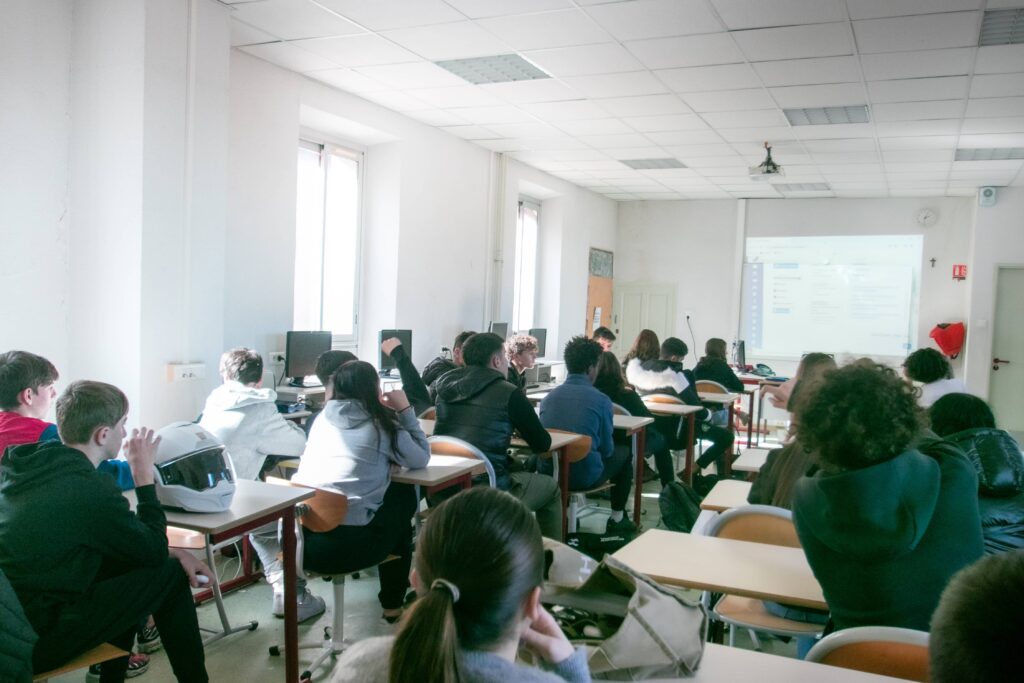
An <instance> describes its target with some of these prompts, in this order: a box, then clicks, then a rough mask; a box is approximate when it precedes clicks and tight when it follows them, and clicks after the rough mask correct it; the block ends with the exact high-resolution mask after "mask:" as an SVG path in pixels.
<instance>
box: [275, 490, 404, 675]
mask: <svg viewBox="0 0 1024 683" xmlns="http://www.w3.org/2000/svg"><path fill="white" fill-rule="evenodd" d="M267 483H268V484H276V485H278V486H294V487H298V488H309V489H313V491H314V493H313V497H312V498H307V499H306V500H304V501H302V502H301V503H299V504H298V505H296V506H295V537H296V541H297V544H296V549H295V552H296V557H297V558H298V564H299V566H298V572H299V574H300V575H302V576H305V577H306V578H307V579H308V578H314V577H315V576H317V575H315V574H313V573H311V572H307V571H305V570H304V569H303V566H302V529H301V528H300V526H301V527H305V528H306V529H309V530H310V531H317V532H324V531H330V530H331V529H333V528H335V527H336V526H338V525H339V524H341V523H342V522H343V521H344V520H345V515H346V514H347V513H348V498H347V497H346V496H345V495H344V494H341V493H338V492H336V491H328V490H327V489H321V488H316V487H313V486H304V485H302V484H295V483H292V482H291V481H289V480H287V479H278V478H277V477H267ZM389 559H390V558H389ZM384 561H385V562H387V561H388V560H387V559H385V560H384ZM365 569H367V568H364V570H365ZM358 573H359V572H358V571H352V572H347V573H344V574H338V575H329V576H327V575H324V576H322V578H323V579H324V580H328V581H330V582H331V587H332V592H333V598H334V612H333V614H332V615H331V625H330V626H326V627H324V637H323V640H322V641H321V642H320V643H315V644H312V643H311V644H308V645H299V649H300V650H319V651H320V652H319V654H317V656H316V658H315V659H314V660H313V661H312V662H311V663H310V665H309V667H308V668H306V669H305V670H304V671H303V672H302V674H301V675H300V676H299V682H300V683H309V681H310V680H312V678H313V671H315V670H316V669H317V668H319V667H320V666H321V665H322V664H323V663H324V662H325V661H327V659H328V658H330V659H331V660H334V659H335V658H336V657H337V656H338V655H339V654H341V653H342V652H344V651H345V648H347V647H348V646H349V645H350V644H351V643H348V642H345V577H346V576H348V575H349V574H358ZM281 650H282V648H281V647H280V646H278V645H272V646H271V647H270V650H269V651H270V655H271V656H273V657H279V656H280V655H281ZM332 665H333V661H332Z"/></svg>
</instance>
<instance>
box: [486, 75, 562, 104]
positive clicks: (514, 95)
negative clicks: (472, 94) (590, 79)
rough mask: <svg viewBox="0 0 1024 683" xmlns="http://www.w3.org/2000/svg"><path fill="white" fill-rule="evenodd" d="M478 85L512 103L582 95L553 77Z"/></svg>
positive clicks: (550, 100)
mask: <svg viewBox="0 0 1024 683" xmlns="http://www.w3.org/2000/svg"><path fill="white" fill-rule="evenodd" d="M478 87H479V88H481V89H483V90H485V91H486V92H488V93H491V94H493V95H496V96H497V97H500V98H501V99H503V100H507V101H508V102H512V103H513V104H526V103H530V102H557V101H560V100H575V99H579V98H580V97H582V95H581V94H580V93H578V92H576V91H575V90H573V89H572V88H570V87H569V86H567V85H565V84H564V83H562V82H561V81H557V80H555V79H553V78H543V79H539V80H535V81H514V82H512V83H488V84H485V85H480V86H478Z"/></svg>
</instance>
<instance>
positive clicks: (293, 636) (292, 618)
mask: <svg viewBox="0 0 1024 683" xmlns="http://www.w3.org/2000/svg"><path fill="white" fill-rule="evenodd" d="M281 526H282V529H281V536H282V539H281V540H282V542H283V546H284V547H283V550H284V553H283V555H284V662H285V663H284V668H285V681H287V683H296V681H298V680H299V619H298V617H299V614H298V607H297V606H296V604H295V599H296V595H295V579H296V576H295V566H296V562H295V553H296V550H295V508H294V507H289V508H286V509H285V510H283V511H282V515H281Z"/></svg>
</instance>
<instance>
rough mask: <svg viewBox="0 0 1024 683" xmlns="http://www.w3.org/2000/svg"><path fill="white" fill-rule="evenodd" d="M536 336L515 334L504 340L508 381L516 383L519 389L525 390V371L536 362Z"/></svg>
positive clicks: (537, 348)
mask: <svg viewBox="0 0 1024 683" xmlns="http://www.w3.org/2000/svg"><path fill="white" fill-rule="evenodd" d="M538 350H539V347H538V346H537V339H536V337H531V336H530V335H528V334H517V335H515V336H514V337H510V338H509V340H508V341H507V342H505V352H506V353H507V354H508V381H509V382H511V383H512V384H514V385H516V388H517V389H519V391H522V392H525V391H526V371H527V370H529V369H530V368H532V367H533V366H535V365H536V364H537V351H538Z"/></svg>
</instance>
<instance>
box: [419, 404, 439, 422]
mask: <svg viewBox="0 0 1024 683" xmlns="http://www.w3.org/2000/svg"><path fill="white" fill-rule="evenodd" d="M419 418H420V419H421V420H436V419H437V408H435V407H434V406H430V407H429V408H426V409H424V411H423V412H422V413H420V414H419Z"/></svg>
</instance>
